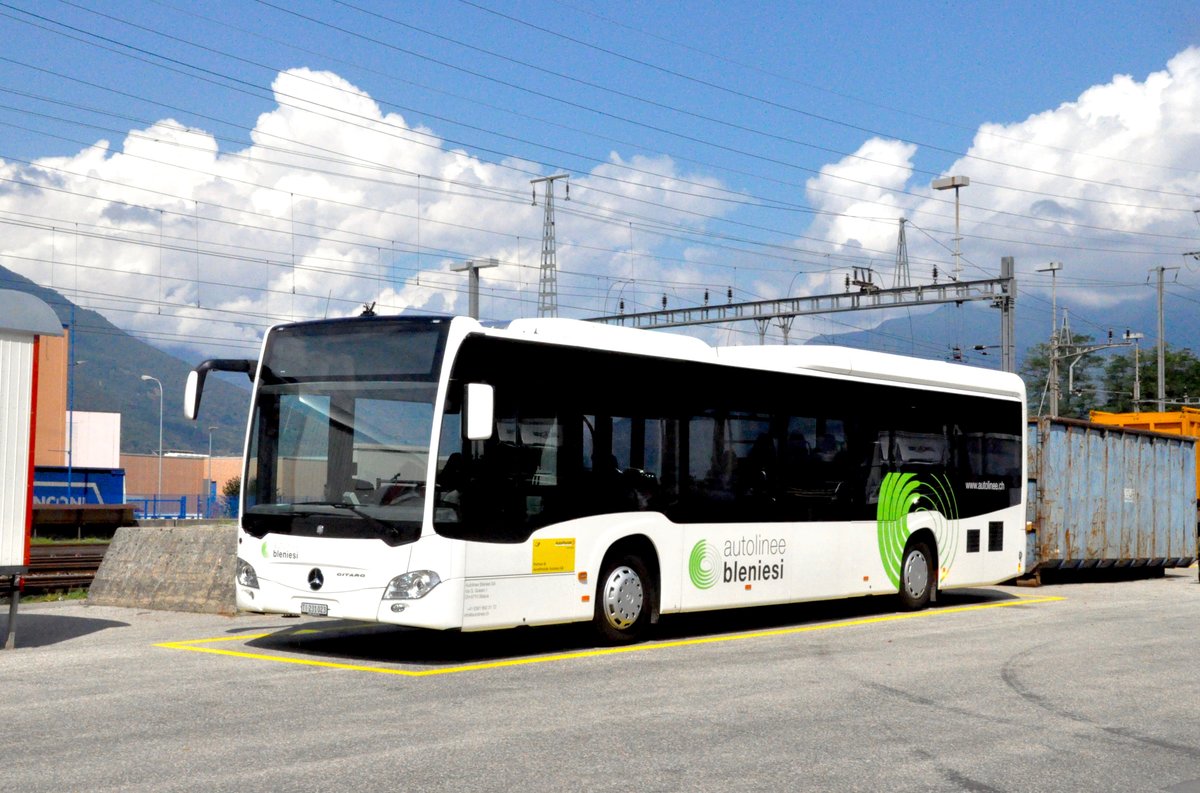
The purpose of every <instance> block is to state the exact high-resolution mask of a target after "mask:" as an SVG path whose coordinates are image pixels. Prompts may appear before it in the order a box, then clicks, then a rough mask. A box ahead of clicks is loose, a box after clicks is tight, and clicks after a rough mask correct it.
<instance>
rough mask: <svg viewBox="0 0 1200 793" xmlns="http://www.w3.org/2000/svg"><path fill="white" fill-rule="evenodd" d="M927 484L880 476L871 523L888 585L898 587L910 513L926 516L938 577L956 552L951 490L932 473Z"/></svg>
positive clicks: (905, 476) (955, 507) (955, 510)
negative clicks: (880, 481)
mask: <svg viewBox="0 0 1200 793" xmlns="http://www.w3.org/2000/svg"><path fill="white" fill-rule="evenodd" d="M930 480H931V481H929V482H923V481H921V480H920V479H918V478H917V475H916V474H897V473H891V474H887V475H886V476H884V477H883V482H882V483H880V486H879V506H878V507H877V508H876V512H875V523H876V526H877V529H878V534H879V558H880V560H881V561H882V562H883V569H884V572H886V573H887V577H888V580H889V581H891V582H892V586H894V587H897V588H899V586H900V563H901V561H902V559H901V558H900V557H901V556H903V554H904V545H905V544H906V543H907V542H908V535H910V534H911V533H912V531H911V530H910V529H909V528H908V516H909V515H910V514H911V513H913V512H925V513H929V515H930V518H931V520H930V528H931V530H932V531H933V535H934V540H935V541H936V542H937V554H938V557H939V559H940V563H939V569H940V570H941V576H942V577H945V573H946V572H948V571H949V569H950V565H951V564H953V563H954V557H955V555H956V553H957V551H958V532H957V531H956V530H955V524H957V522H958V504H957V503H956V502H955V500H954V491H953V490H951V488H950V483H949V481H948V480H946V479H945V478H944V477H939V476H937V475H936V474H933V475H932V476H931V477H930Z"/></svg>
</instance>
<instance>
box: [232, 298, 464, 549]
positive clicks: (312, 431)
mask: <svg viewBox="0 0 1200 793" xmlns="http://www.w3.org/2000/svg"><path fill="white" fill-rule="evenodd" d="M446 327H447V326H446V324H445V323H441V322H440V321H438V320H419V321H416V320H397V319H392V318H389V319H363V320H341V321H334V322H322V323H305V324H301V325H295V326H287V327H283V328H279V329H276V330H275V331H273V332H272V335H271V337H270V338H269V339H268V342H267V347H266V350H265V354H264V358H263V367H262V371H261V374H260V380H259V384H258V393H257V394H256V398H255V406H254V413H253V416H252V419H251V420H252V426H251V435H250V450H249V454H248V456H247V469H246V488H245V504H244V509H243V519H242V524H243V528H244V529H245V530H246V531H247V532H248V533H249V534H251V535H254V536H256V537H262V536H265V535H266V534H267V533H269V532H275V533H282V534H293V535H301V536H325V537H343V538H345V537H350V538H374V539H381V540H383V541H384V542H386V543H388V544H389V545H398V544H401V543H405V542H412V541H414V540H416V539H417V537H419V536H420V531H421V520H422V516H423V514H424V508H425V494H426V482H425V480H426V472H427V470H428V465H429V449H430V444H431V441H432V438H433V435H434V433H433V414H434V399H435V394H436V391H437V374H438V371H439V369H440V359H441V351H442V348H443V345H444V338H445V328H446Z"/></svg>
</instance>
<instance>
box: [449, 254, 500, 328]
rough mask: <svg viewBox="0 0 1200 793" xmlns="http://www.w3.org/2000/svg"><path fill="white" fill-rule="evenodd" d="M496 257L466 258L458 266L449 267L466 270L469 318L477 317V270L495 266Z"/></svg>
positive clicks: (460, 270) (496, 263)
mask: <svg viewBox="0 0 1200 793" xmlns="http://www.w3.org/2000/svg"><path fill="white" fill-rule="evenodd" d="M499 264H500V262H499V261H497V260H496V259H467V261H465V262H463V264H462V266H460V267H451V268H450V269H451V270H453V271H454V272H456V273H461V272H462V271H463V270H466V271H467V274H468V277H469V283H470V294H471V319H479V271H480V270H481V269H483V268H484V267H496V266H497V265H499Z"/></svg>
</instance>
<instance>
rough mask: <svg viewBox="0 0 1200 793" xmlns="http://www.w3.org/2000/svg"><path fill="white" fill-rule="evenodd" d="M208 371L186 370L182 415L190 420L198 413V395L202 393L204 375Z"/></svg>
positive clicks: (194, 418)
mask: <svg viewBox="0 0 1200 793" xmlns="http://www.w3.org/2000/svg"><path fill="white" fill-rule="evenodd" d="M206 374H208V371H207V370H205V371H200V370H199V369H193V370H192V371H190V372H188V376H187V385H185V386H184V387H183V415H185V416H187V417H188V418H189V419H191V420H192V421H195V420H196V416H198V415H200V395H201V394H202V393H204V375H206Z"/></svg>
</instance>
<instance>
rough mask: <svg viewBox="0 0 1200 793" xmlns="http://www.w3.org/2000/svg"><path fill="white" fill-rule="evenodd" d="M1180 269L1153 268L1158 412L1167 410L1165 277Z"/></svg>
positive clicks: (1160, 266)
mask: <svg viewBox="0 0 1200 793" xmlns="http://www.w3.org/2000/svg"><path fill="white" fill-rule="evenodd" d="M1178 269H1179V268H1178V267H1163V266H1162V265H1159V266H1158V267H1154V268H1151V271H1152V272H1153V271H1157V272H1158V412H1159V413H1162V412H1163V411H1165V410H1166V409H1167V331H1166V321H1165V316H1164V313H1163V276H1164V275H1165V274H1166V272H1167V270H1178Z"/></svg>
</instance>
